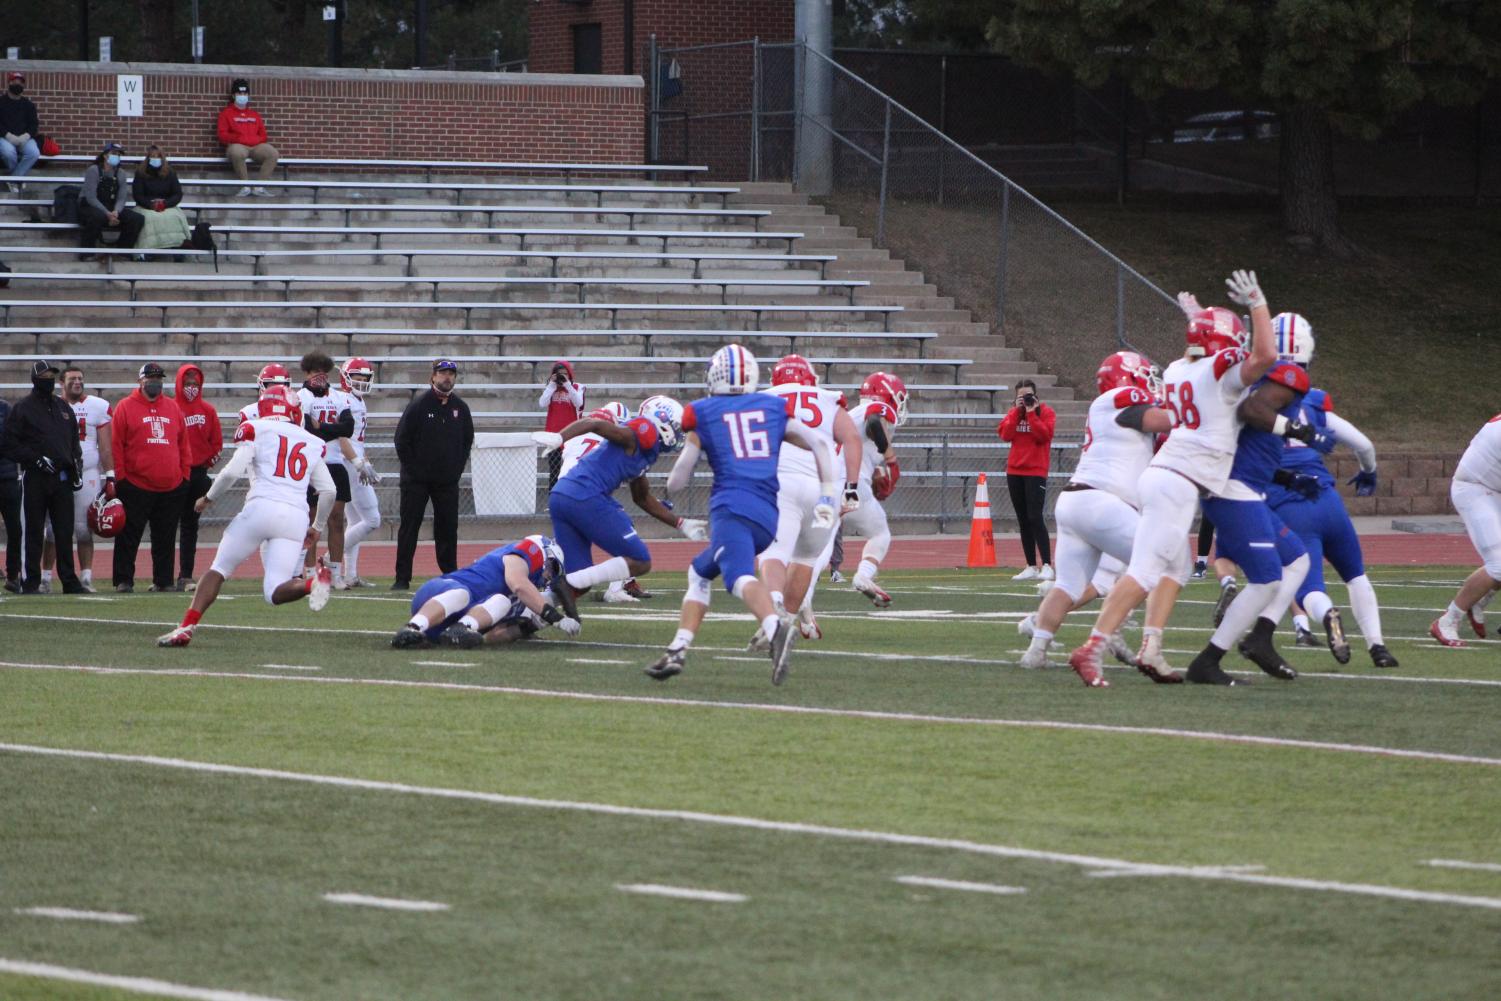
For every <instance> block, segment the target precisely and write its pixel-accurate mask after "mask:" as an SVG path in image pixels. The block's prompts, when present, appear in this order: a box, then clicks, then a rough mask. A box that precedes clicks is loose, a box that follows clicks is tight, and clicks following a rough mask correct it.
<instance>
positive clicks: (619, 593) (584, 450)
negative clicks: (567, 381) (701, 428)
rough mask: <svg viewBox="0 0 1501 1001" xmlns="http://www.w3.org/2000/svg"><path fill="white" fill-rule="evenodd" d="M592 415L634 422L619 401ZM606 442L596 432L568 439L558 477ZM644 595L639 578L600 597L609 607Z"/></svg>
mask: <svg viewBox="0 0 1501 1001" xmlns="http://www.w3.org/2000/svg"><path fill="white" fill-rule="evenodd" d="M648 399H650V397H648ZM589 416H590V417H591V418H594V419H595V420H601V421H610V422H611V423H614V424H624V423H625V422H626V421H628V420H630V419H631V408H630V407H627V406H626V405H625V404H624V403H621V402H620V401H618V400H611V401H610V402H609V403H606V404H605V405H604V406H602V407H600V408H599V409H598V410H595V411H592V412H591V413H590V414H589ZM604 443H605V440H604V439H603V438H601V437H600V436H599V435H597V434H594V433H593V432H588V433H585V434H581V435H578V436H577V437H575V438H569V439H568V440H567V441H566V442H564V443H563V448H562V450H561V452H562V461H561V462H560V463H559V466H558V476H559V477H563V476H567V475H568V473H569V472H570V471H571V470H572V469H573V467H574V466H577V465H578V464H579V460H580V459H582V458H583V457H584V456H586V455H588V454H589V453H590V452H592V451H594V450H595V449H596V448H598V447H599V446H601V445H603V444H604ZM632 585H635V586H632ZM632 592H634V593H632ZM644 593H645V592H643V591H642V590H641V587H640V585H639V584H636V578H634V577H630V578H627V579H626V580H612V581H610V586H609V587H607V588H606V589H605V590H604V592H603V594H601V595H600V596H599V597H600V600H602V601H606V602H609V603H610V604H633V603H635V602H637V601H639V600H640V597H639V595H641V594H644Z"/></svg>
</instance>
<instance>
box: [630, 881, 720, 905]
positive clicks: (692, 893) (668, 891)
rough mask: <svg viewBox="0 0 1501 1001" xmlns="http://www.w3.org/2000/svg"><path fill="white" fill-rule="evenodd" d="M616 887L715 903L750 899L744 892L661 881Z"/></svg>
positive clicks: (654, 895) (653, 894)
mask: <svg viewBox="0 0 1501 1001" xmlns="http://www.w3.org/2000/svg"><path fill="white" fill-rule="evenodd" d="M615 889H617V890H620V891H621V892H622V893H644V894H647V895H649V896H653V897H676V898H677V899H679V900H707V901H709V902H711V903H715V904H743V903H745V901H746V900H748V899H749V898H748V897H746V896H745V894H743V893H724V892H722V891H720V890H693V889H689V888H688V887H686V886H662V885H661V884H659V883H616V884H615Z"/></svg>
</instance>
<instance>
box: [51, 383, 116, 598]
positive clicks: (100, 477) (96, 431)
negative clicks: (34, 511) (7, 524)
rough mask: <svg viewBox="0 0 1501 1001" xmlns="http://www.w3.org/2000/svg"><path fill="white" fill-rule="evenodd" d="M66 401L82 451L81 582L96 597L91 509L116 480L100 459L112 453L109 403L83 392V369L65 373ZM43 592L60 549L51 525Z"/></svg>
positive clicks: (77, 526) (77, 519)
mask: <svg viewBox="0 0 1501 1001" xmlns="http://www.w3.org/2000/svg"><path fill="white" fill-rule="evenodd" d="M62 377H63V378H62V382H63V401H64V402H65V403H67V404H68V406H70V407H72V408H73V416H74V419H75V420H76V422H77V424H78V447H79V448H80V449H82V451H83V486H82V487H80V488H79V489H78V490H77V491H76V492H74V494H73V540H74V541H75V542H76V543H77V544H78V582H79V583H80V584H82V585H83V589H84V590H85V591H87V592H88V593H89V594H93V593H94V536H93V533H92V532H90V531H89V508H90V507H91V506H93V503H94V501H96V500H98V498H99V494H100V492H101V491H102V490H103V489H104V485H105V481H106V480H113V479H114V478H115V473H114V470H109V471H107V472H103V473H101V472H100V470H99V466H100V460H99V457H100V456H101V455H112V454H113V453H112V452H111V451H110V440H109V436H110V412H109V401H107V400H105V399H104V398H103V397H99V396H93V395H91V394H89V393H88V392H87V391H85V389H84V384H83V369H81V368H79V367H78V366H77V365H69V366H68V367H67V368H65V369H63V372H62ZM42 540H43V541H42V584H41V590H42V591H44V592H45V591H49V590H51V586H52V566H53V564H54V562H55V561H56V560H57V547H56V544H55V543H54V542H53V541H52V522H51V521H48V522H47V525H46V531H45V532H44V533H43V536H42Z"/></svg>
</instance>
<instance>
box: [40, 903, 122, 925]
mask: <svg viewBox="0 0 1501 1001" xmlns="http://www.w3.org/2000/svg"><path fill="white" fill-rule="evenodd" d="M16 913H17V914H25V915H29V916H30V917H34V918H57V919H58V920H59V921H98V922H101V923H103V924H107V925H133V924H135V923H136V922H137V921H139V920H141V919H140V916H139V915H136V914H119V913H116V912H114V911H75V910H74V909H73V908H71V907H17V908H16Z"/></svg>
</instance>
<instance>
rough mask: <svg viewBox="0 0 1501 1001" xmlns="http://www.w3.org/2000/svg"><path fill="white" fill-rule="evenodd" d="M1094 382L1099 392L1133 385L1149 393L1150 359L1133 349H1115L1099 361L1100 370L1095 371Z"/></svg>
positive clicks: (1150, 380) (1150, 388) (1150, 382)
mask: <svg viewBox="0 0 1501 1001" xmlns="http://www.w3.org/2000/svg"><path fill="white" fill-rule="evenodd" d="M1095 384H1096V385H1098V386H1099V387H1100V392H1101V393H1108V392H1110V391H1111V390H1112V389H1120V388H1121V387H1122V386H1135V387H1136V388H1138V389H1144V390H1146V391H1147V392H1149V393H1150V392H1151V391H1152V359H1150V358H1148V357H1147V356H1146V355H1143V354H1138V353H1136V352H1135V351H1117V352H1116V353H1115V354H1113V355H1108V356H1106V358H1105V360H1104V361H1102V362H1100V370H1099V371H1098V372H1096V373H1095Z"/></svg>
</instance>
